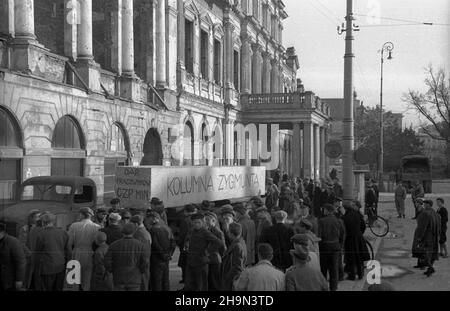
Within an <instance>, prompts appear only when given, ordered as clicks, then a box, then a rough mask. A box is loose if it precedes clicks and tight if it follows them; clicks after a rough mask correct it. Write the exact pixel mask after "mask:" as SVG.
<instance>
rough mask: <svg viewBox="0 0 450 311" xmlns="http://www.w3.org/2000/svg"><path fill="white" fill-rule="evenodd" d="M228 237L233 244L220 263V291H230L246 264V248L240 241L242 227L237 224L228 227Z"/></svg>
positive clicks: (242, 240) (241, 240) (243, 242)
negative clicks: (229, 236) (231, 239)
mask: <svg viewBox="0 0 450 311" xmlns="http://www.w3.org/2000/svg"><path fill="white" fill-rule="evenodd" d="M230 235H231V236H232V238H233V242H232V243H231V245H230V247H229V248H228V249H227V251H226V252H225V254H224V256H223V261H222V290H224V291H231V290H232V289H233V282H234V281H235V280H237V279H238V278H239V276H240V275H241V273H242V271H244V269H245V263H246V262H247V247H246V246H245V241H244V239H242V226H241V225H240V224H237V223H232V224H231V225H230Z"/></svg>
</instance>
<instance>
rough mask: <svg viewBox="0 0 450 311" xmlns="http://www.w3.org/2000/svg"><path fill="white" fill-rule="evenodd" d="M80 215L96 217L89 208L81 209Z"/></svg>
mask: <svg viewBox="0 0 450 311" xmlns="http://www.w3.org/2000/svg"><path fill="white" fill-rule="evenodd" d="M80 213H81V214H83V215H91V216H94V212H93V211H92V210H91V209H90V208H89V207H82V208H80Z"/></svg>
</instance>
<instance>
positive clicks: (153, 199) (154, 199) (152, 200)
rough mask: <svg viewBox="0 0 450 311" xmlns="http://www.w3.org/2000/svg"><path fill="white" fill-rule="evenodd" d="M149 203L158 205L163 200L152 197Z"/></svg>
mask: <svg viewBox="0 0 450 311" xmlns="http://www.w3.org/2000/svg"><path fill="white" fill-rule="evenodd" d="M150 204H153V205H160V204H163V201H161V200H160V199H159V198H152V199H151V200H150Z"/></svg>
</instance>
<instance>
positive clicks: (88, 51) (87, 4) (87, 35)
mask: <svg viewBox="0 0 450 311" xmlns="http://www.w3.org/2000/svg"><path fill="white" fill-rule="evenodd" d="M78 1H79V3H80V19H81V24H80V25H78V46H77V52H78V59H86V60H91V59H94V54H93V47H92V0H78Z"/></svg>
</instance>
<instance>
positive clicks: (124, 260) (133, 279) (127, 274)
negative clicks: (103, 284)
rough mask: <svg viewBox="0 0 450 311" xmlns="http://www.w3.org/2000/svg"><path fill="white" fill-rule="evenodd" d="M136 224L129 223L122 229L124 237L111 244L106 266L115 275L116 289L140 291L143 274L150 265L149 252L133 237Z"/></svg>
mask: <svg viewBox="0 0 450 311" xmlns="http://www.w3.org/2000/svg"><path fill="white" fill-rule="evenodd" d="M135 232H136V225H135V224H132V223H127V224H125V225H124V227H123V229H122V233H123V236H124V237H123V238H122V239H120V240H118V241H115V242H114V243H113V244H111V245H110V246H109V249H108V252H107V253H106V256H105V268H106V270H107V271H108V272H110V273H112V275H113V283H114V290H115V291H140V290H141V285H142V275H143V274H144V273H145V272H146V271H147V269H148V266H149V254H148V253H146V248H145V246H144V244H143V243H142V242H140V241H138V240H136V239H135V238H133V235H134V233H135Z"/></svg>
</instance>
